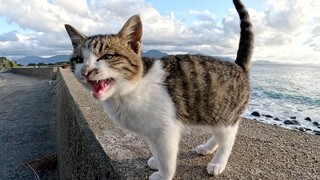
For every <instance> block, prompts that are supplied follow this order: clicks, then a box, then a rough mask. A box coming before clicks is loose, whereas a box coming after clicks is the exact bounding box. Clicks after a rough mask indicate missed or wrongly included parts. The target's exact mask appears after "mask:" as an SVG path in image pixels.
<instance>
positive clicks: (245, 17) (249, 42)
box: [233, 0, 254, 72]
mask: <svg viewBox="0 0 320 180" xmlns="http://www.w3.org/2000/svg"><path fill="white" fill-rule="evenodd" d="M233 4H234V6H235V8H236V9H237V11H238V14H239V17H240V41H239V48H238V53H237V58H236V61H235V63H236V64H238V65H239V66H241V67H242V68H243V70H244V71H245V72H249V70H250V65H251V57H252V52H253V42H254V34H253V31H252V24H251V22H250V16H249V13H248V11H247V9H246V7H245V6H244V5H243V4H242V2H241V0H233Z"/></svg>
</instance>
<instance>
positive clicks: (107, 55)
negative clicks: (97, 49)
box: [97, 54, 114, 61]
mask: <svg viewBox="0 0 320 180" xmlns="http://www.w3.org/2000/svg"><path fill="white" fill-rule="evenodd" d="M113 56H114V54H105V55H103V56H101V57H100V58H99V59H97V61H100V60H110V59H112V58H113Z"/></svg>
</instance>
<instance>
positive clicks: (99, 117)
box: [58, 70, 320, 179]
mask: <svg viewBox="0 0 320 180" xmlns="http://www.w3.org/2000/svg"><path fill="white" fill-rule="evenodd" d="M62 76H63V79H64V83H63V84H64V85H65V86H66V88H65V89H63V90H62V91H60V92H59V94H58V96H62V98H64V104H65V105H63V106H62V107H64V109H65V110H64V111H63V112H60V113H61V114H65V113H67V114H68V115H64V117H61V116H59V118H60V123H63V124H61V125H60V128H65V130H62V131H68V130H70V131H72V132H73V133H76V131H77V130H78V131H79V132H78V133H77V134H81V135H76V137H73V136H74V135H73V134H62V136H61V137H60V139H62V141H65V142H64V144H63V146H65V147H64V148H65V149H68V148H70V149H69V150H68V152H67V155H63V157H62V160H64V161H68V162H69V163H67V164H64V165H63V167H65V166H71V168H70V172H64V173H68V177H81V176H78V173H81V171H85V172H86V173H90V175H91V177H98V178H103V177H105V178H109V179H118V178H119V179H147V178H148V176H149V175H151V174H152V172H154V171H152V170H150V169H149V168H148V166H147V160H148V158H149V157H150V150H149V146H148V144H147V143H146V141H145V140H144V139H143V138H141V137H137V136H135V135H132V134H131V133H129V132H126V131H123V130H121V129H119V128H118V127H117V126H115V125H114V124H113V123H112V122H111V121H110V120H109V118H108V117H106V115H105V114H104V113H103V112H102V111H103V109H102V106H101V105H100V103H99V102H97V101H96V100H95V99H94V98H92V95H91V94H90V93H89V92H88V91H85V90H83V88H82V87H81V85H79V83H77V82H76V80H75V78H74V77H73V75H72V74H71V73H70V72H68V71H65V70H62ZM68 94H70V95H68ZM67 102H69V105H67ZM60 109H61V108H60ZM62 109H63V108H62ZM66 122H69V124H67V123H66ZM209 137H210V135H209V134H207V133H205V132H202V131H200V130H190V129H188V130H186V132H185V134H184V136H183V137H182V141H181V144H180V153H179V158H178V167H177V172H176V176H175V179H320V147H319V144H320V138H319V136H314V135H309V134H306V133H302V132H298V131H292V130H287V129H282V128H279V127H274V126H270V125H266V124H262V123H260V122H256V121H253V120H247V119H244V120H243V122H242V123H241V126H240V130H239V133H238V135H237V140H236V143H235V146H234V148H233V151H232V154H231V156H230V160H229V163H228V165H227V167H226V169H225V171H224V172H223V173H222V174H221V175H220V176H217V177H213V176H209V175H207V173H206V170H205V169H206V165H207V163H208V162H209V161H210V160H211V159H212V156H213V155H208V156H198V155H197V154H196V153H195V152H194V151H193V149H194V148H195V147H196V146H197V145H198V144H200V143H202V142H204V141H206V140H207V139H208V138H209ZM66 139H70V140H66ZM68 141H70V142H68ZM72 141H74V142H72ZM97 143H100V144H97ZM100 145H101V146H102V148H103V149H102V148H101V147H100ZM84 149H85V150H84ZM103 150H104V151H103ZM61 153H65V151H63V150H62V151H61ZM72 154H74V155H72ZM78 155H79V156H78ZM77 156H78V158H77ZM86 156H88V157H86ZM82 158H84V159H82ZM60 160H61V157H60ZM87 161H90V162H88V164H89V165H88V166H86V162H87ZM60 163H61V162H60ZM83 166H85V167H83ZM91 166H94V168H93V167H91ZM101 166H105V172H104V173H107V174H103V172H100V171H101V170H103V167H101ZM96 167H98V168H96ZM65 168H67V167H65ZM86 168H89V169H86ZM95 168H96V169H95ZM76 170H78V171H76ZM90 171H93V172H90ZM112 172H115V174H112ZM111 174H112V175H114V176H113V178H110V177H111V176H110V175H111ZM82 175H83V173H82ZM64 177H65V176H64Z"/></svg>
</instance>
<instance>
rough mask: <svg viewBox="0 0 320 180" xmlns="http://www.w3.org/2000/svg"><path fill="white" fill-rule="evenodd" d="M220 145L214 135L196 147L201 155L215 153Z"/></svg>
mask: <svg viewBox="0 0 320 180" xmlns="http://www.w3.org/2000/svg"><path fill="white" fill-rule="evenodd" d="M217 147H218V143H217V142H216V140H215V139H214V136H212V137H211V138H210V139H209V140H208V141H207V142H206V143H205V144H200V145H199V146H197V147H196V148H195V150H196V152H197V153H198V154H200V155H207V154H211V153H213V152H214V151H215V150H216V149H217Z"/></svg>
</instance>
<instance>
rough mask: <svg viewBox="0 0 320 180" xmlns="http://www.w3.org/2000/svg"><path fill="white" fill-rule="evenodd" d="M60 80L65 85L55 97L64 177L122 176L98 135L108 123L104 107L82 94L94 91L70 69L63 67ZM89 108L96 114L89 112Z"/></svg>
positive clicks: (59, 159)
mask: <svg viewBox="0 0 320 180" xmlns="http://www.w3.org/2000/svg"><path fill="white" fill-rule="evenodd" d="M57 81H58V82H59V83H60V86H61V88H62V89H60V87H58V88H57V89H60V90H59V91H57V92H56V93H57V94H56V98H55V104H56V120H57V143H58V144H57V154H58V171H59V177H60V179H120V178H119V176H118V174H117V173H116V171H115V169H114V167H113V165H112V164H111V162H110V158H109V157H108V156H107V155H106V153H105V151H104V150H103V148H102V147H101V145H100V143H99V141H98V139H97V138H96V137H97V136H98V135H99V134H101V133H102V129H103V127H104V126H105V124H104V123H103V122H104V121H103V120H104V119H105V116H104V114H103V113H102V112H101V107H100V108H94V105H95V103H94V102H92V101H90V100H89V101H87V100H85V99H83V98H81V97H84V96H89V95H90V94H86V93H85V92H84V91H82V87H80V88H79V87H78V86H79V84H78V83H77V81H76V80H75V79H74V77H73V75H72V74H71V73H70V72H69V71H68V70H62V69H60V70H59V73H58V75H57ZM96 105H98V104H97V103H96ZM88 108H90V109H91V108H92V109H91V110H90V113H94V114H95V115H92V114H91V115H89V114H86V113H85V111H87V110H88ZM88 116H91V118H90V119H92V118H94V120H95V121H90V119H88Z"/></svg>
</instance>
